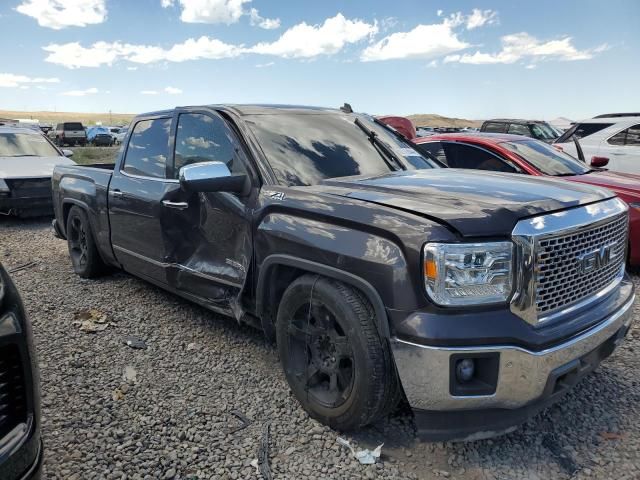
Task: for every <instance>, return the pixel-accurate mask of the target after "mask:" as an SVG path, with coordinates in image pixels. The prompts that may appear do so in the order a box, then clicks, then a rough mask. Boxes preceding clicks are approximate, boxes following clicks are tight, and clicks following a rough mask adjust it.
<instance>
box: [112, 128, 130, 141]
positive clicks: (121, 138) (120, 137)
mask: <svg viewBox="0 0 640 480" xmlns="http://www.w3.org/2000/svg"><path fill="white" fill-rule="evenodd" d="M128 131H129V127H122V128H119V129H118V131H117V132H116V134H115V143H116V145H120V144H122V142H124V137H126V136H127V132H128Z"/></svg>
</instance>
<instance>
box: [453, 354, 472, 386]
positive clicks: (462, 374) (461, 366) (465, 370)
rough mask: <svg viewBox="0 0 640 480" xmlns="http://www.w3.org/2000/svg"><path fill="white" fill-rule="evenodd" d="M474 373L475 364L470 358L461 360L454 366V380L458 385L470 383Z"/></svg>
mask: <svg viewBox="0 0 640 480" xmlns="http://www.w3.org/2000/svg"><path fill="white" fill-rule="evenodd" d="M475 372H476V364H475V362H474V361H473V359H472V358H463V359H462V360H459V361H458V363H457V364H456V379H457V380H458V381H459V382H460V383H467V382H469V381H471V379H472V378H473V375H474V374H475Z"/></svg>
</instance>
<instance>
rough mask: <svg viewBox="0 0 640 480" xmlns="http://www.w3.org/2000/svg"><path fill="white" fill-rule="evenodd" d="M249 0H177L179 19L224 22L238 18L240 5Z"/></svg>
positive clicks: (240, 9) (234, 21) (233, 21)
mask: <svg viewBox="0 0 640 480" xmlns="http://www.w3.org/2000/svg"><path fill="white" fill-rule="evenodd" d="M163 1H164V0H163ZM250 1H251V0H179V2H180V6H181V7H182V14H181V15H180V19H181V20H182V21H183V22H186V23H226V24H227V25H230V24H232V23H236V22H237V21H238V20H240V17H241V16H242V15H243V14H244V11H243V9H242V5H243V4H244V3H249V2H250Z"/></svg>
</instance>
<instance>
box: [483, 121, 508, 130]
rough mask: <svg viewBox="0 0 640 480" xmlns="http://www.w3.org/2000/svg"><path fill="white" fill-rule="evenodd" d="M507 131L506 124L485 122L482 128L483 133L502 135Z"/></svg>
mask: <svg viewBox="0 0 640 480" xmlns="http://www.w3.org/2000/svg"><path fill="white" fill-rule="evenodd" d="M506 130H507V124H506V123H498V122H487V123H485V124H484V126H483V127H482V131H483V132H488V133H504V132H505V131H506Z"/></svg>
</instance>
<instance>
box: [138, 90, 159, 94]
mask: <svg viewBox="0 0 640 480" xmlns="http://www.w3.org/2000/svg"><path fill="white" fill-rule="evenodd" d="M140 93H141V94H142V95H158V91H157V90H141V91H140Z"/></svg>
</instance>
